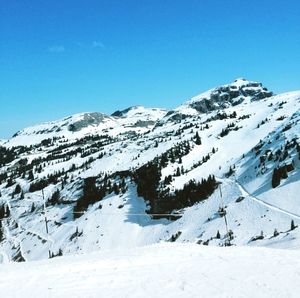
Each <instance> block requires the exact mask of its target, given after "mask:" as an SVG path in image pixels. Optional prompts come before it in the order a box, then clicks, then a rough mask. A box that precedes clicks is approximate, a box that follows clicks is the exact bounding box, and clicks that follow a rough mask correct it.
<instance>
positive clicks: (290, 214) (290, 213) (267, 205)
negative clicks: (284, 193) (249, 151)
mask: <svg viewBox="0 0 300 298" xmlns="http://www.w3.org/2000/svg"><path fill="white" fill-rule="evenodd" d="M234 181H235V183H237V185H238V187H239V188H240V190H241V192H242V193H243V194H244V195H246V196H247V197H249V198H251V199H252V200H254V201H256V202H258V203H260V204H262V205H264V206H266V207H269V208H271V209H273V210H276V211H279V212H282V213H284V214H286V215H289V216H291V217H294V218H296V219H300V215H298V214H295V213H292V212H289V211H287V210H284V209H282V208H279V207H277V206H274V205H272V204H270V203H267V202H265V201H263V200H262V199H259V198H258V197H256V196H253V195H252V194H250V193H249V192H248V191H247V189H246V188H245V187H244V186H243V185H242V184H240V183H239V182H238V181H237V180H234Z"/></svg>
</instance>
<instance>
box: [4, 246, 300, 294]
mask: <svg viewBox="0 0 300 298" xmlns="http://www.w3.org/2000/svg"><path fill="white" fill-rule="evenodd" d="M299 259H300V253H299V251H283V250H275V249H266V248H246V247H231V248H213V247H204V246H202V247H200V246H198V245H191V244H184V245H179V244H159V245H154V246H148V247H142V248H135V249H130V250H128V249H122V250H117V251H116V250H113V251H107V250H105V251H102V252H98V253H93V254H86V255H82V256H72V257H70V256H69V257H60V258H55V259H52V260H43V261H38V262H30V263H23V264H8V265H2V266H1V267H0V279H1V283H0V291H1V293H5V297H7V298H12V297H24V298H26V297H33V298H35V297H53V298H54V297H130V298H131V297H155V298H156V297H158V298H160V297H161V298H165V297H175V298H177V297H184V298H189V297H190V298H192V297H209V298H211V297H254V296H255V297H274V298H275V297H280V298H281V297H298V293H299V291H300V263H299ZM16 283H17V284H16Z"/></svg>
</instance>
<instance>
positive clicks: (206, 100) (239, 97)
mask: <svg viewBox="0 0 300 298" xmlns="http://www.w3.org/2000/svg"><path fill="white" fill-rule="evenodd" d="M272 95H273V93H272V92H270V91H268V89H267V88H265V87H263V86H262V84H261V83H258V82H254V81H248V80H246V79H244V78H238V79H236V80H235V81H234V82H233V83H231V84H227V85H223V86H220V87H216V88H214V89H211V90H209V91H207V92H205V93H202V94H200V95H198V96H195V97H193V98H192V99H190V100H189V101H187V102H186V103H185V104H184V106H188V107H190V108H192V109H194V110H196V111H197V112H199V113H207V112H210V111H213V110H217V109H224V108H227V107H229V106H235V105H238V104H241V103H243V102H247V101H250V102H251V101H256V100H261V99H264V98H266V97H270V96H272Z"/></svg>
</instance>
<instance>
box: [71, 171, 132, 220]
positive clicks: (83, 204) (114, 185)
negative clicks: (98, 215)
mask: <svg viewBox="0 0 300 298" xmlns="http://www.w3.org/2000/svg"><path fill="white" fill-rule="evenodd" d="M116 178H117V177H116V176H115V175H114V177H108V176H107V175H106V176H105V177H104V179H103V181H102V182H101V183H97V177H88V178H85V179H84V181H83V190H82V196H81V197H80V198H79V199H78V200H77V201H76V203H75V205H74V208H73V216H74V219H76V218H79V217H80V216H81V215H82V214H83V212H84V211H86V210H87V208H88V206H89V205H91V204H95V203H96V202H99V201H101V200H102V199H103V198H104V197H105V196H107V195H108V194H110V193H113V192H114V193H115V194H119V193H120V192H122V193H125V192H126V190H127V185H126V181H125V178H124V177H123V178H122V179H119V181H118V182H117V181H116V180H117V179H116ZM112 181H113V182H112Z"/></svg>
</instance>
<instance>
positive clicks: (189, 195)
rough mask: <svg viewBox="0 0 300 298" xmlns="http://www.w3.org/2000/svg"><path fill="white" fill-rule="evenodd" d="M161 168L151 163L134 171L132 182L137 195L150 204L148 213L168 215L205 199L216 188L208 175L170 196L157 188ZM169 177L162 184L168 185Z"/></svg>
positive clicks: (212, 179)
mask: <svg viewBox="0 0 300 298" xmlns="http://www.w3.org/2000/svg"><path fill="white" fill-rule="evenodd" d="M160 178H161V168H160V166H159V163H158V162H155V161H152V162H149V163H147V164H146V165H144V166H142V167H140V168H139V169H138V170H136V172H135V175H134V180H135V182H136V184H137V193H138V195H139V196H142V197H144V199H145V200H147V201H148V202H149V204H150V213H168V212H171V211H172V210H176V209H181V208H185V207H188V206H192V205H193V204H195V203H196V202H200V201H203V200H205V199H207V198H208V197H209V196H210V195H211V194H212V193H213V191H214V190H215V188H216V187H217V185H218V184H217V182H216V179H215V177H214V176H213V175H210V176H209V177H208V178H207V179H202V181H200V182H197V181H195V180H190V181H189V182H188V183H187V184H185V185H184V187H183V189H181V190H176V191H175V193H173V194H171V193H170V190H169V189H168V188H167V189H161V188H159V185H160ZM171 180H172V177H171V176H166V177H165V180H164V184H165V185H166V184H168V183H170V182H171Z"/></svg>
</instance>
